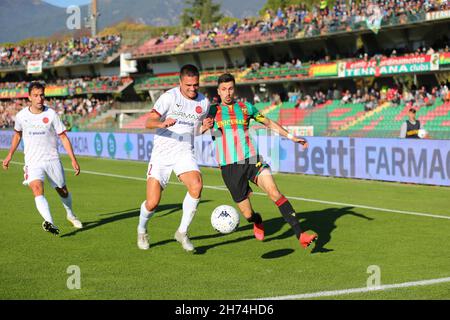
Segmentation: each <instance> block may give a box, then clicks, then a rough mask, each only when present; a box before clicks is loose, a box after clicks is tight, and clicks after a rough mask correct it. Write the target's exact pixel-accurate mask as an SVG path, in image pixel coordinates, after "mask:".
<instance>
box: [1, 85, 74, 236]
mask: <svg viewBox="0 0 450 320" xmlns="http://www.w3.org/2000/svg"><path fill="white" fill-rule="evenodd" d="M28 95H29V100H30V101H31V106H30V107H28V108H24V109H22V110H21V111H20V112H19V113H18V114H17V116H16V121H15V125H14V130H15V134H14V136H13V139H12V142H11V148H10V150H9V153H8V155H7V156H6V158H5V160H3V168H4V169H5V170H7V169H8V166H9V163H10V161H11V159H12V157H13V155H14V152H15V151H16V149H17V147H18V146H19V143H20V140H21V139H22V138H23V142H24V145H25V167H24V171H25V181H24V184H25V185H28V186H29V187H30V188H31V190H32V191H33V195H34V197H35V198H34V200H35V203H36V208H37V209H38V211H39V213H40V215H41V216H42V218H44V222H43V223H42V227H43V229H44V230H45V231H48V232H51V233H53V234H55V235H57V234H59V229H58V227H57V226H55V225H54V223H53V218H52V215H51V213H50V208H49V205H48V202H47V200H46V199H45V197H44V180H45V177H46V176H47V178H48V180H49V181H50V184H51V186H52V187H53V188H55V190H56V191H57V192H58V194H59V196H60V198H61V201H62V203H63V205H64V208H65V209H66V212H67V220H69V221H70V222H71V223H72V225H73V226H74V227H75V228H78V229H81V228H82V227H83V225H82V223H81V222H80V220H78V218H77V217H76V216H75V215H74V213H73V211H72V195H71V193H70V192H69V190H68V189H67V186H66V181H65V177H64V169H63V167H62V164H61V160H60V159H59V153H58V143H57V142H58V141H57V137H58V136H59V138H60V139H61V143H62V145H63V147H64V149H66V151H67V154H68V155H69V157H70V159H71V160H72V167H73V169H74V170H75V175H76V176H77V175H79V174H80V166H79V164H78V161H77V159H76V158H75V154H74V153H73V149H72V144H71V143H70V140H69V138H68V137H67V135H66V128H65V126H64V124H63V123H62V121H61V119H60V118H59V116H58V114H57V113H56V112H55V111H54V110H53V109H51V108H49V107H47V106H45V105H44V100H45V86H44V85H43V84H41V83H39V82H32V83H31V84H30V86H29V87H28Z"/></svg>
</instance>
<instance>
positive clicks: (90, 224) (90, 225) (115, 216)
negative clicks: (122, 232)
mask: <svg viewBox="0 0 450 320" xmlns="http://www.w3.org/2000/svg"><path fill="white" fill-rule="evenodd" d="M209 201H210V200H204V201H201V203H205V202H209ZM181 210H182V204H181V203H174V204H163V205H160V206H159V207H158V208H157V211H156V214H155V217H154V218H155V219H158V218H163V217H166V216H168V215H170V214H172V213H174V212H177V211H181ZM163 211H168V212H165V213H164V214H160V215H158V212H163ZM139 214H140V208H134V209H128V210H123V211H117V212H109V213H103V214H100V215H99V216H100V217H104V218H100V219H99V220H96V221H86V222H83V229H76V230H74V231H72V232H69V233H66V234H63V235H62V236H61V238H65V237H71V236H74V235H76V234H77V233H79V232H85V231H89V230H92V229H95V228H98V227H101V226H102V225H105V224H108V223H113V222H117V221H120V220H125V219H129V218H137V217H139ZM136 224H137V221H136Z"/></svg>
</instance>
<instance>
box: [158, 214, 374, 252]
mask: <svg viewBox="0 0 450 320" xmlns="http://www.w3.org/2000/svg"><path fill="white" fill-rule="evenodd" d="M352 209H354V208H353V207H342V208H327V209H323V210H318V211H308V212H302V213H297V217H298V218H299V220H300V225H301V227H302V230H304V231H308V230H311V231H313V232H315V233H317V235H318V239H317V241H316V242H315V244H314V248H313V249H312V251H311V253H319V252H320V253H326V252H331V251H333V249H330V248H326V247H325V246H326V245H327V244H329V243H330V241H331V234H332V233H333V231H334V230H335V229H336V228H337V226H336V221H337V220H338V219H340V218H341V217H343V216H345V215H351V216H355V217H357V218H361V219H365V220H367V221H371V220H374V219H373V218H370V217H367V216H365V215H363V214H359V213H356V212H353V211H352ZM285 225H286V222H285V221H284V219H283V218H282V217H278V218H273V219H269V220H265V221H264V227H265V236H266V237H265V240H264V242H270V241H277V240H284V239H287V238H289V237H294V232H293V231H292V229H290V228H289V229H288V230H287V231H285V232H283V233H281V234H278V233H279V231H280V230H281V229H282V228H283V227H284V226H285ZM252 229H253V228H252V225H251V224H247V225H245V226H242V227H239V228H238V229H237V230H236V231H235V233H236V232H243V231H247V230H248V231H251V230H252ZM250 233H251V234H250V235H248V236H242V237H239V238H236V239H232V240H227V241H222V242H217V243H214V244H210V245H206V246H200V247H197V248H196V252H195V253H196V254H205V253H206V252H207V251H208V250H209V249H212V248H215V247H218V246H222V245H227V244H231V243H238V242H242V241H248V240H254V236H253V233H252V232H250ZM219 237H224V235H221V234H212V235H204V236H198V237H192V238H191V239H192V240H202V239H211V238H219ZM172 241H175V240H164V241H161V242H159V243H156V244H155V245H156V246H158V245H163V244H165V243H168V242H172ZM254 241H256V240H254ZM194 245H195V243H194ZM265 255H268V257H272V256H273V255H275V256H274V257H275V258H276V253H275V254H270V252H269V253H266V254H265ZM263 258H265V257H264V255H263Z"/></svg>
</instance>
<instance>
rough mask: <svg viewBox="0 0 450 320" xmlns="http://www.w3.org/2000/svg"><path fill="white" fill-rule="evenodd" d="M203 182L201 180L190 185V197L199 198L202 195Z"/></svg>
mask: <svg viewBox="0 0 450 320" xmlns="http://www.w3.org/2000/svg"><path fill="white" fill-rule="evenodd" d="M202 190H203V184H202V183H201V182H199V183H195V184H193V185H191V186H190V187H189V189H188V191H189V194H190V195H191V197H193V198H195V199H199V198H200V197H201V195H202Z"/></svg>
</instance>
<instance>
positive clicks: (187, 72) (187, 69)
mask: <svg viewBox="0 0 450 320" xmlns="http://www.w3.org/2000/svg"><path fill="white" fill-rule="evenodd" d="M184 76H188V77H200V72H199V71H198V68H197V67H196V66H194V65H193V64H186V65H184V66H183V67H181V70H180V79H181V78H183V77H184Z"/></svg>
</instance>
